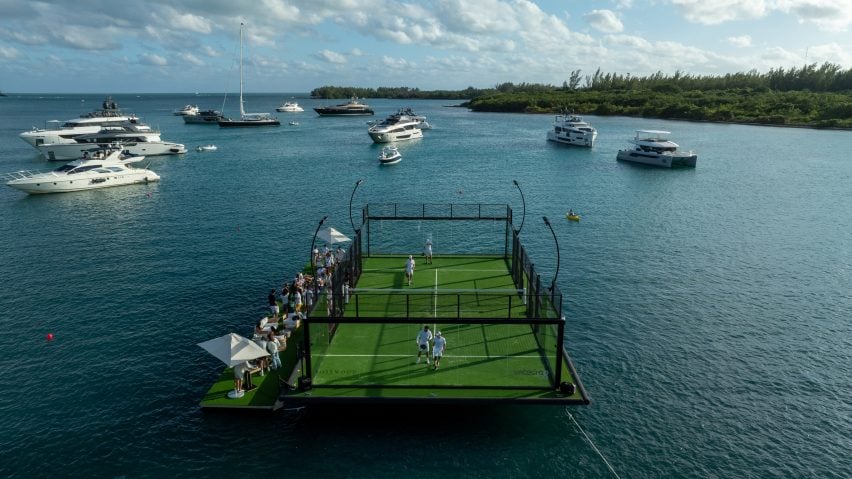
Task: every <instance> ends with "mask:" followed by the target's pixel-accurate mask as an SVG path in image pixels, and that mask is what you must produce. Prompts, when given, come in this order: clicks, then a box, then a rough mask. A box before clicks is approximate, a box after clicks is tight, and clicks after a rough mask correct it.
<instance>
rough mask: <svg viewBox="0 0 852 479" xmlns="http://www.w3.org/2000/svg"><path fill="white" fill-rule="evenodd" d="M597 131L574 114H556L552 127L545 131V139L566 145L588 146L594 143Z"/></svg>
mask: <svg viewBox="0 0 852 479" xmlns="http://www.w3.org/2000/svg"><path fill="white" fill-rule="evenodd" d="M597 137H598V131H597V130H595V129H594V128H593V127H592V125H589V124H588V123H586V122H585V121H583V119H582V118H581V117H579V116H577V115H574V114H567V113H565V114H561V115H556V118H555V119H554V120H553V129H551V130H550V131H548V132H547V139H548V140H549V141H555V142H557V143H564V144H566V145H577V146H588V147H592V146H594V145H595V138H597Z"/></svg>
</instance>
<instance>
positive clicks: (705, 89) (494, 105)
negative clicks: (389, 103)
mask: <svg viewBox="0 0 852 479" xmlns="http://www.w3.org/2000/svg"><path fill="white" fill-rule="evenodd" d="M311 95H312V96H315V97H320V98H345V97H351V96H359V97H366V98H399V99H451V100H468V101H466V102H465V103H463V106H466V107H468V108H470V109H472V110H474V111H491V112H517V113H553V112H560V111H565V110H568V111H573V112H576V113H588V114H596V115H623V116H638V117H648V118H668V119H684V120H698V121H720V122H732V123H759V124H772V125H800V126H810V127H822V128H827V127H839V128H852V69H848V70H843V69H842V68H841V67H840V66H838V65H835V64H832V63H824V64H822V65H817V64H815V63H814V64H810V65H804V66H802V67H798V68H797V67H793V68H789V69H785V68H777V69H771V70H769V71H768V72H765V73H760V72H758V71H756V70H751V71H748V72H739V73H729V74H725V75H690V74H685V73H682V72H679V71H678V72H675V73H674V74H664V73H662V72H657V73H655V74H652V75H647V76H632V75H630V74H619V73H603V72H601V70H600V69H598V70H597V71H595V72H594V73H593V74H591V75H583V74H582V71H581V70H574V71H571V72H570V74H569V76H568V79H567V80H565V81H564V82H563V84H562V86H561V87H559V86H554V85H546V84H538V83H520V84H514V83H511V82H509V83H501V84H499V85H496V86H495V87H494V88H487V89H478V88H473V87H468V88H466V89H464V90H458V91H451V90H433V91H423V90H420V89H418V88H407V87H397V88H385V87H381V88H377V89H371V88H346V87H322V88H317V89H315V90H313V91H312V92H311Z"/></svg>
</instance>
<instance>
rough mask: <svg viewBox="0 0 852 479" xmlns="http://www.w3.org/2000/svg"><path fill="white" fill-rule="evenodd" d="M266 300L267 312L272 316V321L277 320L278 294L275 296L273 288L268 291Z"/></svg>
mask: <svg viewBox="0 0 852 479" xmlns="http://www.w3.org/2000/svg"><path fill="white" fill-rule="evenodd" d="M267 299H268V300H269V312H270V313H271V314H272V319H278V294H276V292H275V289H274V288H273V289H270V290H269V296H268V297H267Z"/></svg>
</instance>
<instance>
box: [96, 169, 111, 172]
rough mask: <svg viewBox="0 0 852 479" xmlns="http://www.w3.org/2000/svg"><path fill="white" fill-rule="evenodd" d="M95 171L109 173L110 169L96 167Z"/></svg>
mask: <svg viewBox="0 0 852 479" xmlns="http://www.w3.org/2000/svg"><path fill="white" fill-rule="evenodd" d="M95 171H96V172H98V173H110V170H108V169H107V168H98V169H97V170H95Z"/></svg>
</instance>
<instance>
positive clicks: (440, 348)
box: [432, 331, 447, 369]
mask: <svg viewBox="0 0 852 479" xmlns="http://www.w3.org/2000/svg"><path fill="white" fill-rule="evenodd" d="M446 348H447V338H445V337H444V336H443V335H442V334H441V332H440V331H438V332H437V333H435V344H434V345H433V346H432V359H434V360H435V369H438V365H439V363H440V362H441V357H442V356H443V355H444V349H446Z"/></svg>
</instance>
